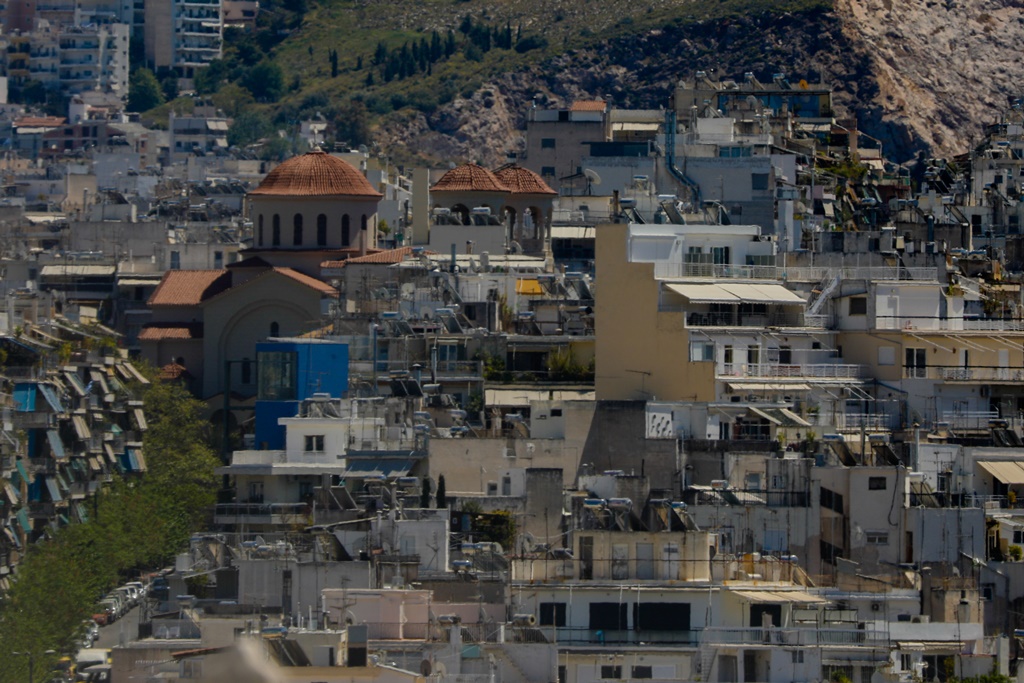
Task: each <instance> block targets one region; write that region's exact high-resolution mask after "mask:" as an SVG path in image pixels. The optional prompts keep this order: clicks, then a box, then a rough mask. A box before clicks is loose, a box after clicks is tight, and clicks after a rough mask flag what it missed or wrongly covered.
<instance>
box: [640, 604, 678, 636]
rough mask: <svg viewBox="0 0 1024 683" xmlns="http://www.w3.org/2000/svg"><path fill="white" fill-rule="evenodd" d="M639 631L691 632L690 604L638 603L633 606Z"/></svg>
mask: <svg viewBox="0 0 1024 683" xmlns="http://www.w3.org/2000/svg"><path fill="white" fill-rule="evenodd" d="M633 628H634V629H635V630H637V631H689V630H690V604H689V603H686V602H638V603H636V604H634V605H633Z"/></svg>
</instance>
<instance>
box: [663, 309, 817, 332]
mask: <svg viewBox="0 0 1024 683" xmlns="http://www.w3.org/2000/svg"><path fill="white" fill-rule="evenodd" d="M660 310H662V311H683V310H685V309H684V307H682V306H676V307H673V306H670V305H663V306H662V307H661V309H660ZM827 321H828V317H827V316H824V315H804V313H803V312H802V311H793V310H788V311H786V310H775V311H768V312H767V313H763V314H754V315H751V314H744V313H740V312H738V311H730V312H711V311H708V312H703V311H693V312H689V313H687V314H686V326H687V327H761V328H764V327H813V328H815V329H825V326H826V324H827Z"/></svg>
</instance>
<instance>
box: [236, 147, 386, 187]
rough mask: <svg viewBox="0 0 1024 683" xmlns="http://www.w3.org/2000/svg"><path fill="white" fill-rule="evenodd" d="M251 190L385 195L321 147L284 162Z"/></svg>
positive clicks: (344, 162) (348, 164)
mask: <svg viewBox="0 0 1024 683" xmlns="http://www.w3.org/2000/svg"><path fill="white" fill-rule="evenodd" d="M249 194H250V195H255V196H264V195H268V196H275V195H276V196H289V197H323V196H329V195H342V196H346V197H369V198H379V197H381V196H382V195H381V193H380V192H377V190H375V189H374V188H373V185H371V184H370V181H368V180H367V179H366V177H365V176H363V174H362V173H360V172H359V171H358V170H357V169H356V167H355V166H353V165H352V164H350V163H348V162H347V161H345V160H344V159H339V158H338V157H336V156H332V155H330V154H327V153H325V152H323V151H321V150H319V149H314V150H313V151H311V152H307V153H305V154H303V155H301V156H297V157H292V158H291V159H289V160H288V161H286V162H284V163H283V164H281V165H280V166H278V167H277V168H275V169H274V170H273V171H271V172H270V173H268V174H267V177H266V178H264V179H263V182H262V183H260V184H259V187H257V188H256V189H255V190H253V191H252V192H250V193H249Z"/></svg>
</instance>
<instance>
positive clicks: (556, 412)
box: [551, 408, 562, 417]
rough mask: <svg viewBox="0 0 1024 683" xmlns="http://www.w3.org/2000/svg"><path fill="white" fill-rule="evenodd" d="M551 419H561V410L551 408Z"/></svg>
mask: <svg viewBox="0 0 1024 683" xmlns="http://www.w3.org/2000/svg"><path fill="white" fill-rule="evenodd" d="M551 417H562V409H561V408H552V409H551Z"/></svg>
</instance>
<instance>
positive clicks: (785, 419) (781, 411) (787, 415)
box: [765, 408, 814, 428]
mask: <svg viewBox="0 0 1024 683" xmlns="http://www.w3.org/2000/svg"><path fill="white" fill-rule="evenodd" d="M765 410H766V411H767V412H768V414H770V415H773V416H775V417H776V418H777V419H778V420H779V422H780V423H782V426H783V427H803V428H807V427H813V426H814V425H812V424H811V423H810V422H808V421H807V420H805V419H803V418H802V417H800V416H799V415H797V414H796V413H794V412H793V411H792V410H789V409H788V408H766V409H765Z"/></svg>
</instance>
